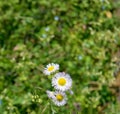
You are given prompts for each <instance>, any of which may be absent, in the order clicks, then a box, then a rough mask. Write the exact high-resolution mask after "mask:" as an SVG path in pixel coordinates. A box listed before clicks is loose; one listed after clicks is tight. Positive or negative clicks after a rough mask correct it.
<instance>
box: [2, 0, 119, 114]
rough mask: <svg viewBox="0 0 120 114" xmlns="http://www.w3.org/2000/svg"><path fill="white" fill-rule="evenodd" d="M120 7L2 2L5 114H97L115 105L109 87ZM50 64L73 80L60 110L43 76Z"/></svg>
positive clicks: (72, 1)
mask: <svg viewBox="0 0 120 114" xmlns="http://www.w3.org/2000/svg"><path fill="white" fill-rule="evenodd" d="M119 6H120V3H119V2H118V3H116V2H113V1H112V0H59V1H56V0H49V1H48V0H9V1H8V0H3V1H2V0H0V15H1V16H0V93H1V94H0V113H2V114H52V113H53V114H54V113H55V112H56V113H60V114H71V113H73V114H74V113H75V114H77V113H79V114H80V113H81V114H94V113H97V112H98V109H99V107H100V106H101V107H102V106H104V105H105V104H106V103H110V104H112V105H113V104H115V102H116V99H115V96H114V95H113V94H112V93H111V91H110V89H109V85H110V84H111V82H112V81H113V79H114V77H113V72H114V70H115V66H116V65H115V59H114V58H115V57H114V55H115V54H116V52H117V51H118V50H119V47H120V33H119V31H120V22H119V19H118V18H117V16H116V15H115V11H116V9H117V8H118V7H119ZM51 62H55V63H58V64H60V67H61V69H62V70H61V71H63V69H65V70H64V71H65V72H69V73H70V74H71V77H72V79H73V91H74V95H73V96H69V97H70V99H71V100H69V101H68V104H67V105H66V106H64V107H60V108H58V107H56V106H54V105H51V104H50V103H49V101H48V98H47V95H46V93H45V90H47V89H48V88H49V89H50V87H51V86H50V85H49V83H48V80H47V79H46V77H45V76H44V75H43V73H42V70H43V68H44V66H45V65H46V64H48V63H51ZM92 83H96V84H97V86H98V87H97V88H95V87H93V86H94V84H92ZM37 87H40V88H42V90H41V89H40V90H39V89H37ZM33 95H35V96H36V95H38V96H37V97H35V96H34V97H35V98H36V101H37V102H33V101H32V99H33V98H32V96H33ZM54 111H55V112H54ZM108 113H109V112H108ZM109 114H110V113H109Z"/></svg>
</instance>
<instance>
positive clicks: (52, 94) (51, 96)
mask: <svg viewBox="0 0 120 114" xmlns="http://www.w3.org/2000/svg"><path fill="white" fill-rule="evenodd" d="M46 93H47V96H48V97H49V98H54V97H55V96H54V92H52V91H49V90H47V91H46Z"/></svg>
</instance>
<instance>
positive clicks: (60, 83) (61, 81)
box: [58, 78, 66, 86]
mask: <svg viewBox="0 0 120 114" xmlns="http://www.w3.org/2000/svg"><path fill="white" fill-rule="evenodd" d="M58 84H59V85H61V86H64V85H65V84H66V80H65V78H60V79H59V80H58Z"/></svg>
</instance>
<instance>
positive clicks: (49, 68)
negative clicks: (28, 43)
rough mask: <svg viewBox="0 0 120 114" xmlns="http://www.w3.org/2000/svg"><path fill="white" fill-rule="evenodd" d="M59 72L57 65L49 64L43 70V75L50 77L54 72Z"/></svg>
mask: <svg viewBox="0 0 120 114" xmlns="http://www.w3.org/2000/svg"><path fill="white" fill-rule="evenodd" d="M57 70H59V65H58V64H54V63H50V64H48V65H47V66H46V68H45V69H44V71H43V73H44V74H45V75H50V74H51V73H53V72H55V71H57Z"/></svg>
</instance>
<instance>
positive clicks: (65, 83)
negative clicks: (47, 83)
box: [43, 63, 73, 106]
mask: <svg viewBox="0 0 120 114" xmlns="http://www.w3.org/2000/svg"><path fill="white" fill-rule="evenodd" d="M58 70H59V65H58V64H54V63H50V64H48V65H47V66H46V68H44V71H43V73H44V74H45V75H52V86H53V88H54V90H55V91H49V90H47V91H46V93H47V95H48V97H49V98H50V99H51V100H52V101H53V102H54V104H55V105H57V106H63V105H65V104H66V103H67V96H66V91H70V93H71V94H72V93H73V92H72V91H71V87H72V79H71V77H70V75H69V74H67V73H65V72H58Z"/></svg>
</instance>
